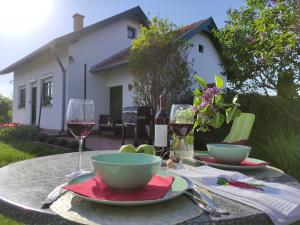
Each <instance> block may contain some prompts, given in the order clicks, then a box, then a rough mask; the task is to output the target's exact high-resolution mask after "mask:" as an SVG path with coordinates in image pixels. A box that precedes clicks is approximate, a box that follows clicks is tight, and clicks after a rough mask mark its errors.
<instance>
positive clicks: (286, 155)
mask: <svg viewBox="0 0 300 225" xmlns="http://www.w3.org/2000/svg"><path fill="white" fill-rule="evenodd" d="M265 136H266V135H265ZM262 138H263V137H262ZM265 138H266V141H262V140H261V141H259V142H258V144H257V145H256V146H257V151H258V150H259V152H257V151H256V154H258V155H259V156H260V157H263V158H264V159H265V160H266V161H270V162H271V165H272V166H275V167H278V168H280V169H282V170H283V171H284V172H286V173H288V174H290V175H291V176H293V177H294V178H296V179H297V180H300V168H299V167H300V165H299V160H300V148H299V146H300V135H299V134H298V135H295V134H293V133H292V134H288V135H287V134H285V133H282V132H279V133H278V134H277V135H276V136H274V137H269V138H267V137H265Z"/></svg>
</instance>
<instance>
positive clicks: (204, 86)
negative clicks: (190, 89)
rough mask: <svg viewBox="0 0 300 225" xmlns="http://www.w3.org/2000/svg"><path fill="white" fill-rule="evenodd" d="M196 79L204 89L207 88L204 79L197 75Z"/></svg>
mask: <svg viewBox="0 0 300 225" xmlns="http://www.w3.org/2000/svg"><path fill="white" fill-rule="evenodd" d="M194 78H195V80H196V81H197V82H198V83H199V84H200V85H201V86H202V87H203V88H207V83H206V81H205V80H204V79H203V78H202V77H199V76H196V75H195V76H194Z"/></svg>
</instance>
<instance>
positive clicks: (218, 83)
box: [215, 75, 224, 88]
mask: <svg viewBox="0 0 300 225" xmlns="http://www.w3.org/2000/svg"><path fill="white" fill-rule="evenodd" d="M215 82H216V87H217V88H221V87H223V84H224V82H223V79H222V77H221V76H219V75H215Z"/></svg>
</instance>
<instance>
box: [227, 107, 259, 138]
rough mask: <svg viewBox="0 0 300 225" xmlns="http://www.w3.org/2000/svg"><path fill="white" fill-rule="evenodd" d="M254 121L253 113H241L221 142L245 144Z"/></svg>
mask: <svg viewBox="0 0 300 225" xmlns="http://www.w3.org/2000/svg"><path fill="white" fill-rule="evenodd" d="M254 121H255V114H253V113H242V114H241V115H240V116H239V117H237V118H236V119H235V120H234V121H233V124H232V126H231V129H230V131H229V134H228V135H227V136H226V138H225V139H224V140H223V143H232V144H246V142H247V140H248V138H249V136H250V134H251V130H252V127H253V124H254Z"/></svg>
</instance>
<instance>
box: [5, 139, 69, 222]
mask: <svg viewBox="0 0 300 225" xmlns="http://www.w3.org/2000/svg"><path fill="white" fill-rule="evenodd" d="M60 153H64V152H63V150H61V149H59V148H54V147H50V146H48V145H44V144H40V143H35V142H33V141H30V140H18V139H15V138H9V139H5V141H4V140H2V139H1V137H0V167H3V166H6V165H8V164H10V163H14V162H17V161H20V160H25V159H30V158H35V157H39V156H46V155H53V154H60ZM0 224H5V225H16V224H18V225H20V224H21V223H20V222H17V221H14V220H12V219H10V218H8V217H5V216H3V215H0Z"/></svg>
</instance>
